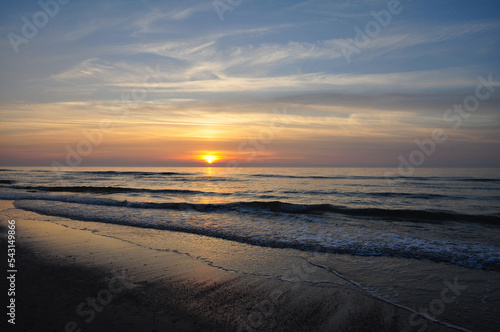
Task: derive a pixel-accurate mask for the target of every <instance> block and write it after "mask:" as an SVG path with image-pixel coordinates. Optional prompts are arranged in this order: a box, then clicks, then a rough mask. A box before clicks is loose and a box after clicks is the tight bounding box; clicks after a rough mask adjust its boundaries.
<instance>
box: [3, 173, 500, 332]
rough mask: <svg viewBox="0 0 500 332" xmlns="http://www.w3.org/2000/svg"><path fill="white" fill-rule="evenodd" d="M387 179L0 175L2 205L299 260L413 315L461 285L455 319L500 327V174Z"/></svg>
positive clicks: (267, 175)
mask: <svg viewBox="0 0 500 332" xmlns="http://www.w3.org/2000/svg"><path fill="white" fill-rule="evenodd" d="M394 174H398V170H396V169H386V168H274V167H268V168H258V167H247V168H243V167H239V168H236V167H232V168H231V167H229V168H228V167H201V168H194V167H183V168H172V167H169V168H151V167H147V168H138V167H135V168H130V167H129V168H127V167H113V168H111V167H110V168H83V167H81V168H75V169H73V170H71V171H70V170H68V171H55V170H53V169H52V168H29V167H9V168H4V169H1V170H0V199H4V200H15V206H16V207H17V208H18V209H22V210H27V211H32V212H36V213H39V214H41V215H45V216H55V217H64V218H68V219H74V220H79V221H91V222H97V223H103V224H115V225H125V226H128V227H134V228H137V229H145V228H147V229H155V230H158V231H168V232H180V233H190V234H197V235H202V236H205V237H210V238H217V239H223V240H226V241H233V242H237V243H243V244H246V245H250V246H257V247H261V248H269V250H273V249H275V250H292V251H293V252H300V253H304V255H308V257H309V258H308V259H310V261H311V262H313V259H316V260H314V264H315V265H316V266H320V267H321V268H323V269H324V270H325V271H330V272H332V273H334V274H335V276H337V277H338V276H340V277H342V278H344V280H347V281H349V282H350V283H351V284H352V285H353V287H357V288H359V289H360V290H361V291H364V292H366V293H367V294H370V295H372V296H374V297H377V298H380V299H383V300H385V301H388V302H391V303H392V302H393V303H396V304H398V305H401V306H404V307H408V308H409V310H413V311H414V312H419V313H422V312H423V311H425V310H424V309H425V307H426V305H428V303H431V302H432V300H433V299H435V298H436V297H437V298H439V294H440V293H439V292H440V291H441V290H442V289H443V287H445V286H444V285H447V284H446V281H448V283H450V282H451V283H453V282H455V283H465V284H467V283H468V285H469V286H470V287H469V288H468V289H469V290H468V291H465V292H462V293H463V294H465V295H462V297H461V298H460V300H461V306H459V307H458V308H455V307H454V309H453V311H457V310H458V312H469V313H471V312H473V313H481V315H482V317H483V318H482V319H483V320H484V319H485V320H486V323H485V322H483V323H478V324H479V325H477V326H479V327H480V328H481V329H482V330H484V328H485V326H486V327H488V326H495V327H498V326H500V325H498V321H499V319H498V318H495V317H499V315H500V312H499V309H498V308H500V291H499V285H500V169H498V168H481V169H479V168H475V169H465V168H420V169H415V170H414V172H413V174H412V175H411V176H398V175H394ZM339 271H340V272H339ZM424 271H427V272H424ZM428 271H432V272H428ZM251 272H252V273H264V274H265V275H267V276H268V275H270V273H269V271H265V272H262V271H260V272H259V271H251ZM426 273H427V274H426ZM429 273H430V274H432V278H431V277H429ZM391 277H392V278H396V279H397V281H396V280H395V279H391ZM457 278H459V280H457ZM402 279H403V280H402ZM431 279H432V280H431ZM426 283H427V284H426ZM428 283H432V284H433V287H430V288H429V287H424V286H425V285H428ZM410 284H411V286H409V285H410ZM416 289H420V290H421V292H420V293H419V291H416ZM436 294H437V295H436ZM457 301H458V300H457ZM468 308H469V309H468ZM470 308H473V309H470ZM460 310H461V311H460ZM467 310H468V311H467ZM426 312H428V313H425V315H428V316H429V317H431V318H433V319H436V320H441V318H440V317H442V320H443V321H445V322H447V324H451V325H453V326H455V325H456V326H457V327H458V328H459V329H460V328H463V330H465V331H468V330H474V327H475V326H476V325H471V324H472V323H471V322H469V320H470V318H469V317H468V316H467V314H464V315H462V317H461V318H460V317H458V318H456V319H454V318H453V315H452V310H451V309H448V313H439V315H437V314H434V315H432V313H431V312H430V311H429V310H427V311H426ZM422 314H424V313H422ZM470 315H471V317H474V315H473V314H470ZM438 316H439V317H438ZM464 317H465V318H464ZM481 324H483V325H481ZM485 324H486V325H485ZM463 326H466V327H463ZM486 330H487V329H486ZM492 330H493V329H492Z"/></svg>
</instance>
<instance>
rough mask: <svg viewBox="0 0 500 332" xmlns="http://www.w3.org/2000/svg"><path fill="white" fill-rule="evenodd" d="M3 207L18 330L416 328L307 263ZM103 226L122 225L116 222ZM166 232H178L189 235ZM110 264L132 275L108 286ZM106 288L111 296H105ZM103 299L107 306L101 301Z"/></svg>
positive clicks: (404, 314)
mask: <svg viewBox="0 0 500 332" xmlns="http://www.w3.org/2000/svg"><path fill="white" fill-rule="evenodd" d="M0 207H1V209H0V210H1V211H0V214H1V215H2V216H1V220H0V225H2V226H3V227H5V225H6V222H7V219H8V218H11V217H16V218H17V219H16V226H17V248H16V249H18V250H17V255H16V256H17V259H18V266H19V272H18V280H17V288H18V289H19V294H18V296H19V302H18V303H19V306H18V310H19V311H18V314H19V315H18V316H17V317H16V318H17V319H16V320H17V322H18V324H16V328H18V329H19V328H20V327H21V328H25V329H26V330H29V329H33V328H35V327H36V328H37V329H40V328H44V329H46V330H47V329H54V330H57V331H64V330H65V328H66V327H67V326H66V325H67V324H68V322H75V323H76V324H77V325H78V327H81V328H82V330H83V331H84V330H91V331H100V330H102V331H104V330H109V329H110V328H111V329H112V330H123V331H127V330H130V331H155V330H157V331H164V330H165V331H167V330H169V331H194V330H197V331H200V330H206V331H226V330H239V331H253V330H259V331H279V330H283V331H284V330H296V331H300V330H303V331H306V330H309V331H311V330H313V331H320V330H325V331H330V330H353V331H354V330H355V331H376V330H386V331H403V330H404V331H412V330H417V328H419V326H416V327H417V328H415V326H412V325H411V324H410V316H411V312H408V311H407V310H404V309H401V308H398V307H396V306H394V305H390V304H388V303H385V302H383V301H380V300H377V299H374V298H372V297H368V296H367V295H365V294H364V293H363V292H361V291H358V290H355V289H352V288H351V289H349V288H347V287H343V286H342V285H340V286H341V287H334V286H332V285H331V284H322V283H318V284H307V283H305V282H302V281H301V279H300V277H301V275H303V274H306V273H313V272H312V271H313V268H312V267H311V266H310V265H309V266H306V265H296V266H292V265H290V270H293V271H292V272H291V274H290V278H289V279H290V280H276V279H274V278H271V277H266V276H258V275H252V274H248V273H238V272H235V271H229V270H224V269H221V268H219V267H216V266H213V264H212V265H210V264H209V263H207V262H205V261H203V260H199V259H196V258H194V257H191V256H189V255H186V254H182V253H179V252H169V251H158V250H152V249H150V248H147V247H144V246H138V245H137V244H135V243H132V242H126V241H123V240H120V239H116V238H111V237H109V236H103V235H102V234H99V233H100V232H99V230H97V229H95V228H94V229H93V228H92V227H93V223H90V222H85V224H86V225H88V227H89V229H88V230H86V231H82V230H78V229H74V228H71V227H68V226H67V225H64V224H60V223H55V222H53V221H54V220H55V219H58V222H61V220H63V221H64V218H57V217H49V216H42V215H38V214H36V213H33V212H26V211H23V210H19V209H15V208H14V206H13V205H12V201H0ZM18 217H21V219H19V218H18ZM64 222H66V224H71V223H76V222H77V221H73V220H67V219H66V220H65V221H64ZM106 227H113V228H116V229H117V230H118V229H120V230H123V229H124V228H123V227H124V226H118V225H106ZM163 232H166V231H163ZM170 233H171V234H169V236H173V237H181V238H182V236H183V235H181V234H175V233H173V232H170ZM2 234H5V229H3V230H2ZM176 235H178V236H176ZM189 239H191V240H192V239H195V240H196V239H198V240H199V241H203V240H204V239H202V238H201V237H200V236H196V235H190V236H189ZM218 241H219V242H218V243H223V241H227V240H218ZM192 245H193V246H195V245H196V244H192ZM267 252H270V254H269V255H270V256H269V257H271V256H273V255H276V254H275V252H274V251H272V250H267ZM243 255H244V254H242V253H241V252H235V253H234V256H236V257H233V259H245V257H243ZM277 259H279V257H277ZM262 260H264V261H266V260H267V258H266V257H263V259H262ZM300 261H304V260H300ZM4 271H5V270H4ZM112 271H118V272H119V273H122V274H121V275H123V273H125V272H126V275H127V276H129V277H128V278H129V279H131V280H133V281H132V282H131V283H127V284H126V287H125V289H124V290H123V291H121V292H117V293H116V294H115V293H113V292H112V290H116V289H117V287H114V288H112V287H111V286H110V285H111V284H112V282H113V281H116V278H118V279H120V278H121V277H117V276H116V272H115V273H114V274H113V272H112ZM124 271H125V272H124ZM314 273H319V272H316V271H314ZM121 279H126V278H121ZM121 279H120V280H121ZM115 284H116V282H115ZM109 294H112V295H113V296H112V297H111V298H110V297H109V296H108V297H106V296H107V295H109ZM99 295H100V300H102V301H101V302H102V303H100V302H99V303H100V304H101V305H100V306H99V305H98V306H97V308H96V310H94V311H95V317H94V318H93V319H92V320H91V321H90V322H88V323H87V322H85V319H87V320H90V317H92V315H91V314H90V313H88V312H89V311H90V308H91V305H90V304H87V305H84V306H82V307H81V309H83V311H84V312H85V313H84V314H82V310H80V313H77V307H78V306H79V305H81V304H82V303H84V302H85V301H86V300H87V299H88V298H98V297H99ZM23 298H24V299H25V300H24V301H21V300H22V299H23ZM108 302H109V303H108ZM101 307H102V310H101V311H99V310H97V309H101ZM85 310H86V311H85ZM25 313H29V315H26V314H25ZM419 318H421V317H419ZM422 319H423V318H422ZM426 326H427V329H426V331H456V330H455V329H448V328H446V327H445V326H443V325H442V324H438V323H434V322H431V321H427V322H426ZM72 328H73V330H75V331H78V330H77V329H76V328H75V325H74V324H69V330H72ZM87 328H88V329H87Z"/></svg>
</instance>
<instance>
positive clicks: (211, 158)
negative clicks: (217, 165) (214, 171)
mask: <svg viewBox="0 0 500 332" xmlns="http://www.w3.org/2000/svg"><path fill="white" fill-rule="evenodd" d="M201 159H203V160H205V161H206V162H207V163H209V164H211V163H213V162H214V161H216V160H219V157H217V156H214V155H204V156H201Z"/></svg>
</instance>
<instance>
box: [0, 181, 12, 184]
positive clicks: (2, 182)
mask: <svg viewBox="0 0 500 332" xmlns="http://www.w3.org/2000/svg"><path fill="white" fill-rule="evenodd" d="M13 183H14V181H12V180H0V184H13Z"/></svg>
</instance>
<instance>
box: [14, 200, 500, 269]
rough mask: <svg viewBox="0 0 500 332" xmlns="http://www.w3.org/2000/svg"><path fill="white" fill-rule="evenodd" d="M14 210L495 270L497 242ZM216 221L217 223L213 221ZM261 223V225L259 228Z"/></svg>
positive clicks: (131, 213) (71, 210)
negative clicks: (495, 244)
mask: <svg viewBox="0 0 500 332" xmlns="http://www.w3.org/2000/svg"><path fill="white" fill-rule="evenodd" d="M14 204H15V206H16V207H17V208H20V209H23V210H27V211H33V212H36V213H41V214H45V215H52V216H59V217H64V218H70V219H75V220H82V221H94V222H102V223H111V224H118V225H127V226H132V227H141V228H153V229H159V230H170V231H180V232H187V233H194V234H200V235H205V236H211V237H217V238H222V239H227V240H231V241H238V242H243V243H248V244H253V245H259V246H264V247H277V248H294V249H300V250H312V251H320V252H332V253H338V254H350V255H358V256H394V257H404V258H414V259H428V260H431V261H436V262H448V263H453V264H458V265H462V266H466V267H469V268H474V269H494V270H498V271H500V250H499V247H498V246H493V245H487V244H482V243H474V242H463V241H461V240H459V241H449V240H439V239H425V238H419V237H417V236H414V235H413V234H398V233H394V232H391V231H383V232H380V231H377V230H373V231H372V232H366V230H363V229H345V228H338V227H337V226H335V225H330V224H322V225H321V227H318V226H319V225H318V223H317V222H314V221H311V222H310V223H309V225H308V224H304V223H301V222H293V221H298V220H296V219H293V218H292V219H290V218H288V217H282V218H280V217H279V216H277V217H276V218H273V222H272V223H267V222H265V218H260V217H251V216H250V217H249V216H248V215H240V216H236V215H228V214H221V215H219V216H216V217H213V216H212V215H210V214H198V213H196V211H176V212H172V213H165V212H162V211H154V210H153V211H149V212H148V213H144V211H141V210H136V209H130V207H131V206H130V205H127V206H118V207H116V206H103V207H89V206H84V205H82V204H73V203H70V204H68V203H62V202H58V203H51V204H47V203H45V202H43V201H39V200H29V201H28V200H19V201H16V202H15V203H14ZM214 221H216V222H214ZM264 225H265V227H263V226H264Z"/></svg>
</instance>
